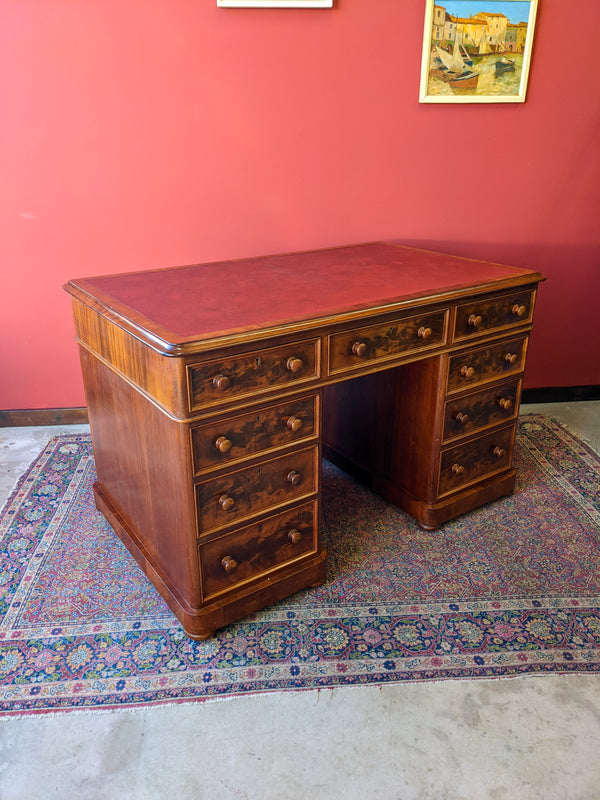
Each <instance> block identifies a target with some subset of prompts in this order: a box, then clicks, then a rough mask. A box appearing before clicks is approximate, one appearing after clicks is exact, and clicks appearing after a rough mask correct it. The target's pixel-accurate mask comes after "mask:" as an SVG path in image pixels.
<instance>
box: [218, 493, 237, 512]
mask: <svg viewBox="0 0 600 800" xmlns="http://www.w3.org/2000/svg"><path fill="white" fill-rule="evenodd" d="M219 505H220V506H221V508H222V509H223V511H231V510H232V509H233V508H234V507H235V500H234V499H233V497H231V496H230V495H228V494H222V495H221V497H219Z"/></svg>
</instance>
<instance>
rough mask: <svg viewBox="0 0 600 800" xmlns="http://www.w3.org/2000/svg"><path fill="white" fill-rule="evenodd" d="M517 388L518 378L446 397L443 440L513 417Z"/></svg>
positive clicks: (519, 387) (515, 414) (515, 407)
mask: <svg viewBox="0 0 600 800" xmlns="http://www.w3.org/2000/svg"><path fill="white" fill-rule="evenodd" d="M520 390H521V381H520V380H515V381H512V382H511V383H505V384H502V386H496V387H494V388H493V389H487V390H485V391H482V392H477V394H468V395H466V396H463V397H460V398H457V399H456V400H449V401H448V402H447V403H446V410H445V414H444V441H445V442H447V441H449V440H450V439H456V438H458V437H459V436H465V435H466V434H469V433H475V432H476V431H478V430H480V429H481V428H485V427H486V426H489V425H495V424H498V423H501V422H508V421H509V420H511V419H515V418H516V416H517V411H518V408H519V400H520V396H521V391H520Z"/></svg>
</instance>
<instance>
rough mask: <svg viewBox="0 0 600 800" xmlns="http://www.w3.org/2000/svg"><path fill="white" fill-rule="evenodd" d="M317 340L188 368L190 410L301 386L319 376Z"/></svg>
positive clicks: (232, 356) (192, 365)
mask: <svg viewBox="0 0 600 800" xmlns="http://www.w3.org/2000/svg"><path fill="white" fill-rule="evenodd" d="M318 346H319V339H311V340H309V341H304V342H296V343H294V344H287V345H284V346H281V347H273V348H269V349H266V350H256V351H253V352H251V353H242V354H240V355H235V354H234V355H231V356H229V357H226V358H221V359H215V360H212V361H205V362H202V363H198V364H191V365H189V366H188V384H189V393H190V409H191V410H192V411H195V410H198V409H201V408H207V407H210V406H215V405H219V404H221V403H224V402H227V401H229V400H235V399H238V398H242V397H255V396H256V395H259V394H262V393H265V392H272V391H275V390H277V389H281V388H282V387H284V386H287V385H289V384H301V383H306V382H307V381H312V380H315V379H316V378H318V377H319V355H318V352H319V351H318Z"/></svg>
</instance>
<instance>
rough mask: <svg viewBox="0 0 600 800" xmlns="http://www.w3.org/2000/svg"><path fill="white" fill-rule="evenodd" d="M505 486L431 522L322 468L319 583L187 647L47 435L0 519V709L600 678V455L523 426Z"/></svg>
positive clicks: (548, 430)
mask: <svg viewBox="0 0 600 800" xmlns="http://www.w3.org/2000/svg"><path fill="white" fill-rule="evenodd" d="M516 463H517V467H518V471H519V472H518V475H519V478H518V485H517V489H516V492H515V494H514V495H513V496H512V497H509V498H505V499H503V500H500V501H497V502H495V503H492V504H490V505H489V506H487V507H485V508H483V509H480V510H478V511H476V512H474V513H472V514H469V515H467V516H465V517H462V518H460V519H458V520H455V521H454V522H451V523H448V524H447V525H445V526H444V527H443V529H441V530H439V531H435V532H425V531H422V530H421V529H420V528H418V526H417V525H416V523H414V522H413V521H412V520H411V519H410V518H409V517H407V516H406V515H405V514H404V513H402V512H401V511H399V510H398V509H397V508H395V507H394V506H391V505H389V504H387V503H385V502H384V501H383V500H381V498H379V497H377V496H375V495H373V494H372V493H371V492H369V491H368V490H367V489H365V488H364V487H362V486H360V485H359V484H357V483H356V482H355V481H354V480H353V479H352V478H350V477H349V476H348V475H346V474H345V473H343V472H341V471H340V470H338V469H337V468H335V467H333V466H331V465H329V464H327V463H325V464H324V469H323V487H324V488H323V496H324V523H323V528H324V538H325V546H326V547H327V549H328V551H329V574H328V580H327V583H326V584H324V585H323V586H321V587H319V588H316V589H311V590H307V591H304V592H301V593H300V594H298V595H295V596H294V597H292V598H289V599H287V600H285V601H283V602H281V603H279V604H277V605H276V606H273V607H272V608H269V609H267V610H265V611H262V612H259V613H256V614H253V615H252V616H250V617H248V618H246V619H244V620H242V621H240V622H239V623H237V624H235V625H231V626H229V627H227V628H225V629H223V630H221V631H220V632H218V633H217V634H216V635H215V637H214V638H212V639H210V640H207V641H204V642H193V641H191V640H190V639H188V638H187V637H186V636H185V634H184V633H183V631H182V629H181V627H180V626H179V623H178V622H177V621H176V619H175V618H174V617H173V615H172V614H171V612H170V611H169V609H168V608H167V607H166V605H165V604H164V603H163V601H162V600H161V598H160V597H159V596H158V594H157V593H156V591H155V590H154V588H153V587H152V586H151V584H150V583H149V582H148V580H147V579H146V577H145V576H144V574H143V573H142V572H141V570H140V569H139V568H138V567H137V565H136V563H135V561H134V560H133V558H132V557H131V556H130V555H129V553H128V552H127V551H126V549H125V547H124V546H123V545H122V544H121V542H120V541H119V539H118V538H117V536H116V535H115V534H113V532H112V530H111V528H110V527H109V526H108V524H107V523H106V522H105V521H104V519H103V517H102V516H101V515H100V514H99V513H98V512H97V511H96V509H95V506H94V502H93V498H92V484H93V481H94V462H93V457H92V451H91V444H90V438H89V436H87V435H80V434H79V435H77V434H70V435H66V436H59V437H56V438H54V439H53V440H52V441H51V442H50V443H49V444H48V445H47V446H46V448H45V449H44V451H43V452H42V454H41V455H40V456H39V457H38V458H37V460H36V461H35V462H34V463H33V464H32V465H31V467H30V468H29V469H28V471H27V473H26V474H25V475H24V476H23V477H22V478H21V480H20V482H19V484H18V486H17V488H16V489H15V491H14V492H13V494H12V495H11V497H10V499H9V500H8V502H7V504H6V506H5V508H4V510H3V511H2V514H1V516H0V541H1V545H0V548H1V553H0V620H1V622H0V713H3V714H32V713H40V712H48V711H61V710H74V709H102V708H115V707H135V706H141V705H152V704H158V703H168V702H170V703H173V702H183V701H191V700H200V699H206V698H210V697H222V696H231V695H239V694H245V693H250V692H264V691H281V690H294V689H314V688H323V687H334V686H342V685H352V684H382V683H390V682H399V681H425V680H440V679H451V678H479V677H482V678H486V677H487V678H489V677H504V676H512V675H522V674H527V673H540V672H599V671H600V610H599V609H600V457H599V456H598V455H596V454H595V453H594V452H593V451H591V450H590V449H589V448H588V447H587V446H586V445H585V444H583V443H582V442H581V441H579V440H578V439H577V438H575V437H574V436H573V435H572V434H570V433H569V432H568V431H567V430H566V429H564V428H563V427H561V426H560V425H559V424H558V423H557V422H555V421H552V420H548V419H546V418H544V417H541V416H536V415H531V416H526V417H523V418H521V421H520V423H519V434H518V437H517V451H516Z"/></svg>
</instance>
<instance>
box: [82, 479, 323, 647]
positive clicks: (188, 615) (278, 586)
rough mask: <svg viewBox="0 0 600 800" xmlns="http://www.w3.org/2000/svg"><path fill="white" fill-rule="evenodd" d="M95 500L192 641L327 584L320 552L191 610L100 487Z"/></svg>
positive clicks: (95, 489)
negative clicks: (286, 598) (298, 593)
mask: <svg viewBox="0 0 600 800" xmlns="http://www.w3.org/2000/svg"><path fill="white" fill-rule="evenodd" d="M94 500H95V503H96V508H97V509H98V510H99V511H100V513H101V514H102V515H103V516H104V517H105V518H106V520H107V521H108V523H109V525H110V526H111V527H112V529H113V530H114V531H115V533H116V534H117V536H118V537H119V538H120V539H121V541H122V542H123V544H124V545H125V547H127V549H128V550H129V552H130V553H131V555H132V556H133V557H134V558H135V560H136V561H137V563H138V565H139V566H140V567H141V568H142V570H143V572H144V573H145V575H146V576H147V578H148V579H149V580H150V582H151V583H152V584H153V586H154V588H155V589H156V590H157V591H158V593H159V594H160V595H161V597H162V598H163V600H164V601H165V602H166V603H167V605H168V606H169V608H170V609H171V611H173V613H174V614H175V616H176V617H177V619H178V620H179V622H180V623H181V625H182V626H183V629H184V630H185V632H186V634H187V635H188V636H189V637H190V639H198V640H201V639H208V638H209V637H210V636H212V635H213V634H214V633H215V631H217V630H218V629H219V628H223V627H224V626H225V625H229V624H230V623H232V622H237V621H238V620H240V619H242V618H243V617H245V616H247V615H248V614H250V613H252V612H253V611H259V610H260V609H262V608H265V607H266V606H269V605H272V604H273V603H276V602H277V601H279V600H283V599H284V598H285V597H289V596H290V595H292V594H295V593H296V592H299V591H301V590H302V589H308V588H310V587H313V586H318V585H319V584H322V583H324V582H325V579H326V573H327V554H326V552H325V551H324V550H321V551H320V552H318V553H316V554H315V555H314V556H313V557H312V558H309V559H305V560H303V561H302V562H300V563H299V564H292V565H290V566H289V567H287V568H282V569H281V570H280V571H279V572H278V573H276V574H274V575H273V576H270V577H265V578H263V579H262V580H260V581H257V582H256V584H253V585H252V586H251V587H248V586H246V587H244V589H243V590H240V591H239V592H237V593H236V592H231V593H229V594H228V595H227V597H226V598H220V599H218V600H216V601H212V602H209V603H206V605H203V606H202V607H198V608H192V607H191V606H189V604H187V603H186V602H185V599H184V598H183V597H182V596H181V595H179V594H176V593H175V592H174V591H173V589H172V588H171V587H170V586H169V585H168V584H167V583H166V582H165V580H164V579H163V578H162V576H161V575H160V573H159V572H158V570H157V569H155V567H154V566H153V564H152V562H151V559H150V557H149V554H148V553H147V552H146V550H145V548H144V546H143V544H142V543H141V542H140V540H139V538H138V536H136V534H135V531H133V530H132V529H131V527H130V526H129V525H128V523H127V521H126V520H125V519H123V517H122V515H121V514H120V513H119V511H118V510H117V509H116V508H115V507H114V505H113V504H112V503H111V501H110V499H109V498H108V497H107V495H106V494H105V493H104V492H103V491H102V487H101V486H100V485H99V484H98V483H96V484H94Z"/></svg>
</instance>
